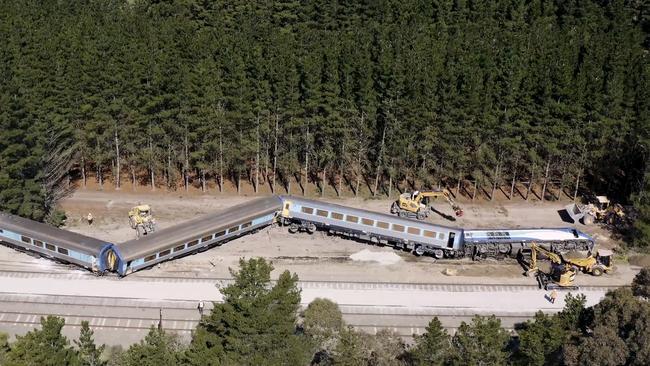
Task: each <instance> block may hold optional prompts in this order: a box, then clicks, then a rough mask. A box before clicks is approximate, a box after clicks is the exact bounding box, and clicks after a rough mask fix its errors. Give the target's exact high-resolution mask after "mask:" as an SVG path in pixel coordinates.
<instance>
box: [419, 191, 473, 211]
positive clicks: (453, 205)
mask: <svg viewBox="0 0 650 366" xmlns="http://www.w3.org/2000/svg"><path fill="white" fill-rule="evenodd" d="M427 197H431V198H434V199H435V198H438V197H443V198H444V199H445V200H446V201H447V203H448V204H449V206H451V208H452V210H454V213H455V214H456V216H458V217H461V216H463V209H462V208H461V207H460V206H459V205H458V204H456V202H455V201H454V198H453V197H452V195H451V192H449V191H448V190H447V189H441V190H433V191H424V192H420V194H419V195H418V196H417V197H416V198H415V199H416V200H417V203H418V204H419V203H420V202H422V200H423V199H424V198H427Z"/></svg>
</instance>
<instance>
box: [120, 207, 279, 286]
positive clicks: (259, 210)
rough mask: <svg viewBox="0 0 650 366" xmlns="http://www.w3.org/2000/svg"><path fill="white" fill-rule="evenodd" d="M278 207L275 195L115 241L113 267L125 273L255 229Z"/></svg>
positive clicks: (269, 221)
mask: <svg viewBox="0 0 650 366" xmlns="http://www.w3.org/2000/svg"><path fill="white" fill-rule="evenodd" d="M281 207H282V201H281V200H280V198H279V197H277V196H272V197H267V198H260V199H256V200H253V201H250V202H247V203H244V204H241V205H237V206H234V207H230V208H228V209H225V210H223V211H220V212H217V213H212V214H208V215H204V216H202V217H199V218H197V219H195V220H192V221H189V222H185V223H181V224H178V225H175V226H172V227H170V228H167V229H163V230H160V231H156V232H155V233H152V234H149V235H147V236H145V237H144V238H140V239H138V240H130V241H127V242H124V243H119V244H116V245H115V247H114V251H115V254H116V257H117V258H118V261H117V263H116V267H115V268H114V270H115V271H116V272H118V273H119V274H120V275H126V274H128V273H130V272H133V271H137V270H139V269H143V268H146V267H150V266H152V265H154V264H157V263H160V262H164V261H167V260H170V259H173V258H177V257H181V256H184V255H187V254H190V253H194V252H197V251H201V250H205V249H208V248H210V247H212V246H215V245H220V244H223V243H224V242H226V241H228V240H231V239H234V238H237V237H240V236H242V235H245V234H248V233H251V232H255V231H256V230H259V229H260V228H262V227H265V226H268V225H270V224H272V223H273V222H274V221H275V216H276V213H277V212H279V211H280V208H281Z"/></svg>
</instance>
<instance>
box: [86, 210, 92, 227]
mask: <svg viewBox="0 0 650 366" xmlns="http://www.w3.org/2000/svg"><path fill="white" fill-rule="evenodd" d="M86 220H88V225H92V224H93V214H91V213H90V212H88V216H86Z"/></svg>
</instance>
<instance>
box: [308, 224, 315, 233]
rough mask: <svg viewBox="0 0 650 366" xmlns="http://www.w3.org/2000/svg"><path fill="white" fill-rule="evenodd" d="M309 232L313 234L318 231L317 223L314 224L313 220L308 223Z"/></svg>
mask: <svg viewBox="0 0 650 366" xmlns="http://www.w3.org/2000/svg"><path fill="white" fill-rule="evenodd" d="M307 232H308V233H310V234H313V233H315V232H316V225H314V223H313V222H310V223H309V224H307Z"/></svg>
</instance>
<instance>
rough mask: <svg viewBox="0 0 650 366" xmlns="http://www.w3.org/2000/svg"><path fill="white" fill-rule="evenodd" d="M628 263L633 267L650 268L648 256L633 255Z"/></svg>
mask: <svg viewBox="0 0 650 366" xmlns="http://www.w3.org/2000/svg"><path fill="white" fill-rule="evenodd" d="M629 262H630V264H631V265H633V266H639V267H650V255H648V254H635V255H632V256H630V259H629Z"/></svg>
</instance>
